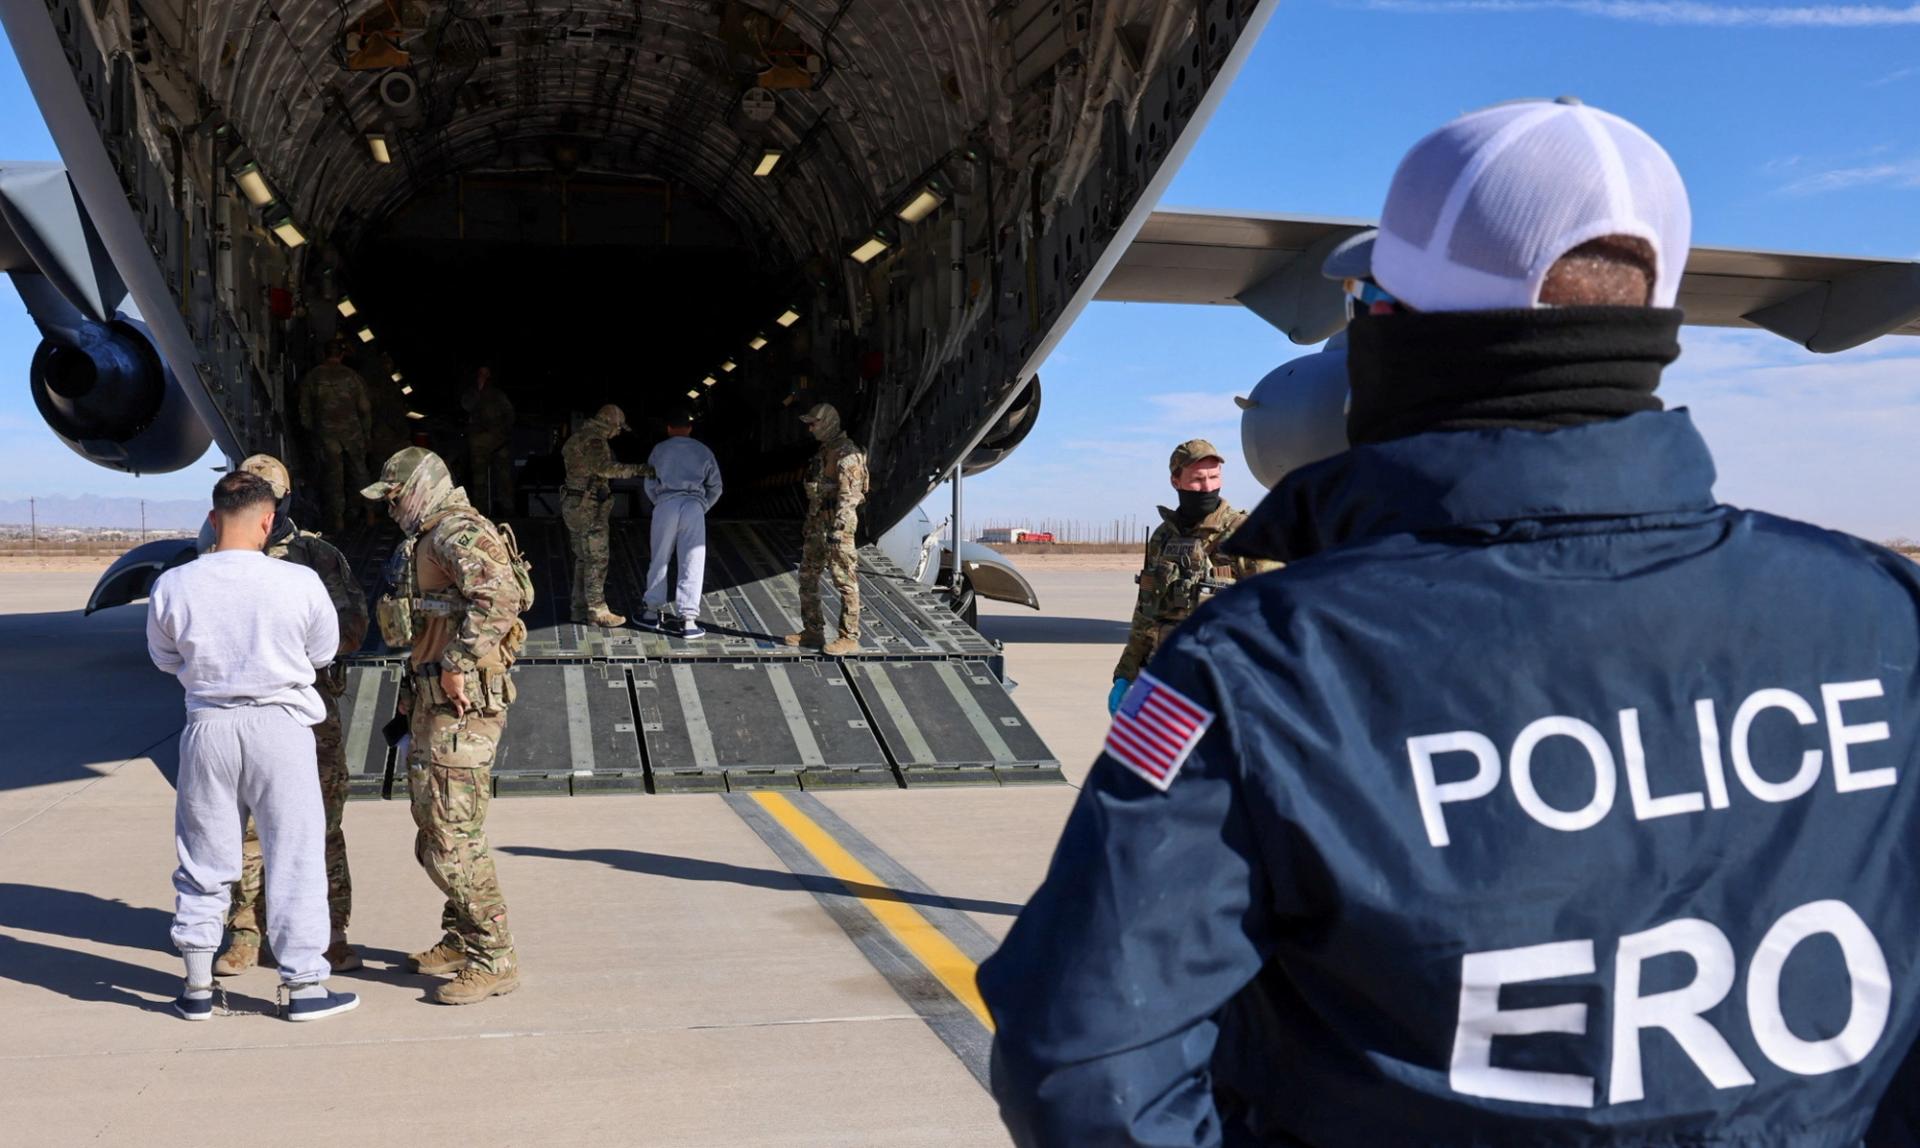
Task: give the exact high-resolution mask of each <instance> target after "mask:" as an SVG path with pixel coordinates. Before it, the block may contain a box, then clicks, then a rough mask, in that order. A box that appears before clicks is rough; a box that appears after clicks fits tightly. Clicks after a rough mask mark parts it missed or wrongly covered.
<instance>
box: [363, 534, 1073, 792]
mask: <svg viewBox="0 0 1920 1148" xmlns="http://www.w3.org/2000/svg"><path fill="white" fill-rule="evenodd" d="M514 529H515V532H516V533H517V534H518V535H519V537H520V540H521V543H522V546H523V547H524V549H525V550H526V552H527V554H528V557H529V558H530V559H532V561H533V564H534V573H535V583H536V585H535V603H534V609H533V610H532V611H531V612H529V614H528V615H527V619H526V620H527V623H528V635H527V646H526V649H525V650H524V651H523V652H522V654H521V659H520V661H519V662H518V663H517V664H516V665H515V666H514V668H513V676H514V684H515V687H516V689H517V691H518V700H517V701H516V702H515V703H514V706H513V709H512V711H511V713H510V716H509V718H508V721H507V729H506V734H505V736H504V737H503V738H502V740H501V745H500V750H499V754H498V755H497V757H496V758H495V760H494V768H493V776H494V790H495V792H496V793H498V794H510V793H575V794H590V793H641V792H647V793H672V792H689V791H691V792H720V791H729V790H738V789H762V788H784V789H835V788H849V787H879V788H887V787H895V788H897V787H901V786H921V785H966V784H976V785H993V784H1011V783H1021V782H1048V781H1058V780H1060V763H1059V762H1058V761H1057V760H1056V759H1055V758H1054V756H1053V754H1052V752H1051V751H1050V750H1048V748H1047V746H1046V743H1045V742H1044V741H1042V740H1041V738H1040V737H1039V735H1038V734H1037V733H1036V732H1035V731H1034V729H1033V727H1032V724H1031V723H1030V722H1028V721H1027V719H1026V717H1025V715H1023V714H1021V713H1020V710H1019V708H1018V706H1016V705H1015V704H1014V701H1013V697H1012V695H1011V694H1010V693H1009V689H1010V686H1011V683H1009V682H1007V681H1006V674H1005V662H1004V658H1003V656H1002V654H1001V651H1000V649H999V647H998V646H996V645H995V644H994V643H992V642H990V641H988V640H987V639H986V638H984V637H982V636H981V635H980V634H979V633H978V632H977V631H975V630H973V629H972V628H971V627H969V626H968V625H967V624H966V623H965V622H963V621H962V620H961V619H960V618H959V617H958V616H957V615H955V614H954V613H953V612H952V611H951V610H948V609H947V608H946V606H945V605H944V604H943V603H942V602H941V599H940V597H939V595H938V594H937V593H936V592H935V591H934V590H933V589H932V588H931V587H928V586H925V585H923V584H921V583H920V582H918V581H916V580H915V579H913V578H912V577H911V576H909V575H908V574H907V573H906V572H905V571H903V570H901V569H900V568H899V567H898V566H896V565H895V564H894V563H893V562H892V561H890V560H889V559H888V558H887V557H886V556H885V555H884V554H882V553H881V552H880V551H879V550H878V549H876V548H874V547H871V546H868V547H862V548H861V550H860V569H859V578H860V597H861V630H860V646H859V649H858V650H856V651H855V652H854V653H852V654H849V655H847V656H846V657H843V658H828V657H825V656H823V655H821V654H820V653H819V651H817V650H809V649H796V648H794V647H791V646H788V645H786V644H785V642H784V641H783V639H784V637H785V635H786V634H787V633H789V632H790V631H793V630H797V629H799V628H800V583H799V577H798V573H797V565H798V563H797V560H796V558H795V555H797V554H798V552H799V549H800V546H799V543H800V536H799V530H798V528H797V527H796V526H795V525H793V524H791V523H762V522H715V523H713V524H712V526H711V530H710V533H709V536H708V540H707V578H706V593H705V596H704V599H703V602H702V610H703V616H702V619H701V624H702V626H703V627H704V628H705V629H706V630H707V636H706V637H704V638H699V639H695V640H693V641H686V640H683V639H681V638H677V637H668V636H666V635H664V634H659V633H655V632H653V631H647V630H640V629H637V628H635V627H633V626H631V625H629V626H628V627H625V628H621V629H615V630H608V629H602V628H600V627H598V626H588V625H581V624H577V623H574V622H571V621H569V620H568V618H569V617H570V615H571V614H572V603H571V602H569V601H568V599H567V594H568V590H569V584H570V570H569V566H568V562H569V558H568V555H567V544H566V534H565V531H564V530H563V529H561V527H560V525H559V524H558V523H556V522H553V521H552V520H542V519H533V520H526V521H520V522H516V523H514ZM347 541H348V543H349V555H350V557H351V559H352V561H353V563H354V568H355V569H356V570H357V571H360V572H361V575H362V578H363V579H364V580H365V581H366V582H367V583H368V588H369V591H370V592H371V591H372V590H373V589H374V585H373V584H374V583H375V582H376V581H377V580H378V577H379V572H380V570H381V569H382V568H383V567H384V565H385V560H386V555H387V552H388V551H390V549H391V547H392V544H393V541H394V536H393V535H392V533H391V532H385V533H374V532H366V533H363V534H360V535H356V536H354V537H352V538H349V539H347ZM646 564H647V537H646V529H645V523H644V522H616V523H615V524H614V534H613V539H612V547H611V564H610V569H609V573H608V579H607V582H608V586H607V596H608V600H609V601H610V602H611V603H613V605H614V608H615V609H616V610H628V611H632V612H637V611H638V610H639V605H640V601H641V594H642V590H643V588H644V583H645V578H646ZM824 592H825V595H826V607H825V610H826V614H827V617H828V618H830V619H831V618H835V617H837V615H838V609H839V603H838V600H837V599H836V598H835V596H834V593H833V589H832V586H831V584H828V585H827V586H825V588H824ZM368 643H369V648H368V649H366V650H363V651H362V652H361V653H360V654H358V655H356V656H355V657H354V658H353V659H352V662H351V664H350V666H349V668H348V671H347V678H348V685H347V693H346V697H345V698H343V699H342V715H341V717H342V722H343V723H344V725H345V731H346V741H347V753H348V768H349V770H350V772H351V773H352V777H353V792H354V793H355V794H356V795H361V796H375V795H383V794H384V795H386V796H390V797H401V796H404V795H405V793H406V763H405V762H404V761H400V760H395V754H394V753H393V752H392V751H391V750H389V749H388V748H387V746H386V743H385V741H384V739H383V738H382V737H381V736H380V726H382V725H384V724H385V723H386V722H387V721H388V720H389V719H390V718H391V717H392V716H393V714H394V712H395V706H396V701H397V698H398V695H399V685H400V678H401V674H402V668H401V661H400V658H399V656H398V655H397V654H395V653H393V652H391V651H388V650H386V649H385V647H384V646H382V645H381V644H380V641H379V636H378V635H377V634H374V635H370V636H369V638H368Z"/></svg>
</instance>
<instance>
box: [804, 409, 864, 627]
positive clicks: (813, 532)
mask: <svg viewBox="0 0 1920 1148" xmlns="http://www.w3.org/2000/svg"><path fill="white" fill-rule="evenodd" d="M800 421H801V422H803V423H805V424H806V425H807V429H808V430H809V431H811V432H812V434H813V437H814V438H816V439H818V440H819V442H820V452H819V453H818V454H816V455H814V456H813V461H812V462H811V463H810V464H808V466H807V518H806V522H805V524H804V525H803V526H802V527H801V539H802V549H801V553H800V626H801V629H800V632H799V633H797V634H788V635H787V645H789V646H803V645H804V646H823V647H824V652H825V653H828V654H831V655H833V656H835V657H838V656H840V655H843V654H851V653H852V652H853V651H855V650H857V649H859V648H860V579H859V561H858V558H857V557H856V555H855V549H854V532H855V530H856V529H857V528H858V527H859V525H860V504H861V503H862V502H865V501H866V498H867V456H866V453H865V452H863V451H862V450H861V449H860V448H859V447H858V446H855V445H854V442H853V440H852V439H850V438H848V437H847V434H846V431H844V430H843V429H841V426H840V412H839V411H837V410H835V409H834V407H833V404H831V403H819V404H817V405H815V406H814V407H813V408H812V409H811V410H809V411H808V412H807V413H806V414H804V415H801V416H800ZM822 573H826V574H829V575H831V576H832V578H833V588H834V590H835V591H836V592H837V593H839V595H840V636H839V637H837V638H835V639H834V640H833V641H832V642H828V641H827V640H826V621H825V616H824V611H823V610H822V609H821V604H820V575H821V574H822Z"/></svg>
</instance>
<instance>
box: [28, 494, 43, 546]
mask: <svg viewBox="0 0 1920 1148" xmlns="http://www.w3.org/2000/svg"><path fill="white" fill-rule="evenodd" d="M38 549H40V506H39V501H38V500H37V499H35V498H33V497H31V496H29V497H28V499H27V553H29V554H31V553H33V552H34V551H36V550H38Z"/></svg>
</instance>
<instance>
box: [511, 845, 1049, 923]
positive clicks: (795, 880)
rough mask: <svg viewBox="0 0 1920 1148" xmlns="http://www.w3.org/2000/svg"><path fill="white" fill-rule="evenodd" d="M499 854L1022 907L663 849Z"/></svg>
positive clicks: (981, 909)
mask: <svg viewBox="0 0 1920 1148" xmlns="http://www.w3.org/2000/svg"><path fill="white" fill-rule="evenodd" d="M496 848H497V849H498V851H499V852H501V853H509V854H512V855H513V856H515V857H539V858H545V859H548V860H554V861H597V862H599V863H600V864H602V865H608V866H611V867H612V868H615V869H619V870H622V871H624V872H628V873H642V874H645V875H647V876H650V877H672V878H674V879H675V880H679V881H720V882H725V883H727V884H730V885H745V886H748V887H750V888H754V889H775V890H778V891H780V892H784V893H839V894H845V893H852V894H853V895H854V896H856V897H871V898H874V899H876V900H883V901H899V902H901V903H902V904H907V905H923V906H925V907H927V908H930V909H958V910H960V911H962V912H967V913H987V914H991V915H993V916H998V917H1017V916H1019V915H1020V909H1021V906H1019V905H1014V904H1009V903H1008V902H1006V901H983V900H978V899H975V898H972V897H946V896H942V895H940V894H938V893H917V892H914V891H912V890H909V889H894V888H891V887H889V886H885V885H868V884H865V883H863V882H859V881H842V880H840V879H839V878H837V877H820V876H815V875H813V874H811V873H786V872H782V871H780V870H777V869H754V868H750V867H748V866H745V865H731V864H728V863H727V862H724V861H702V860H700V859H698V858H695V857H674V856H670V855H668V854H665V853H643V852H640V851H639V850H635V849H548V848H546V847H544V846H538V845H503V846H496Z"/></svg>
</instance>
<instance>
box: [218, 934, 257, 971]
mask: <svg viewBox="0 0 1920 1148" xmlns="http://www.w3.org/2000/svg"><path fill="white" fill-rule="evenodd" d="M259 963H260V946H259V945H258V944H255V943H254V942H252V941H240V940H236V941H234V942H233V943H232V944H230V945H228V946H227V951H226V952H224V953H221V954H220V957H219V959H218V960H216V961H214V962H213V975H214V976H216V977H237V976H239V975H240V974H241V973H244V972H246V971H247V970H248V969H250V968H252V967H254V966H255V965H257V964H259Z"/></svg>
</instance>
